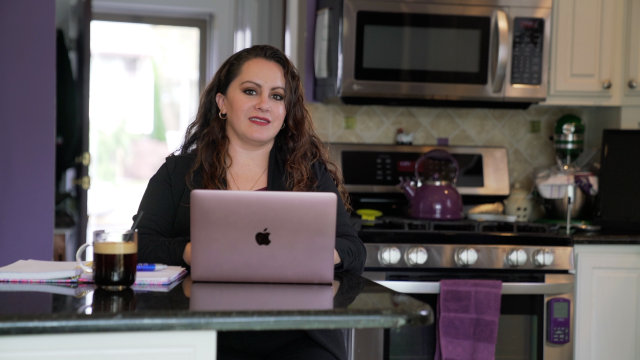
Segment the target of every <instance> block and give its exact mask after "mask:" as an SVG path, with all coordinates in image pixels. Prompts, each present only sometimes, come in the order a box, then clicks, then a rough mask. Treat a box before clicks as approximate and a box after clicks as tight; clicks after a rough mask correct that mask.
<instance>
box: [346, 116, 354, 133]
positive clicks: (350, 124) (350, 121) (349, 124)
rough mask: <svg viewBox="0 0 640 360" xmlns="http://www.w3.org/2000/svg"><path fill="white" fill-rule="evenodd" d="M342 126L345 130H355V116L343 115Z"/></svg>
mask: <svg viewBox="0 0 640 360" xmlns="http://www.w3.org/2000/svg"><path fill="white" fill-rule="evenodd" d="M344 128H345V130H355V128H356V117H355V116H345V117H344Z"/></svg>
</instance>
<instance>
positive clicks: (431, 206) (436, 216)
mask: <svg viewBox="0 0 640 360" xmlns="http://www.w3.org/2000/svg"><path fill="white" fill-rule="evenodd" d="M427 159H430V160H435V161H438V162H449V163H452V164H453V165H454V167H455V175H454V177H453V181H445V180H442V179H441V178H442V174H441V173H440V172H439V171H437V170H436V171H435V172H434V173H433V174H432V175H431V176H430V177H429V179H426V181H425V183H423V184H420V183H419V179H420V176H419V173H418V172H419V169H420V168H421V167H420V164H421V163H422V162H423V161H425V160H427ZM459 172H460V167H459V166H458V162H457V161H456V159H455V158H454V157H453V156H452V155H451V154H449V153H448V152H447V151H445V150H441V149H435V150H431V151H429V152H427V153H426V154H424V155H422V156H421V157H420V159H418V161H416V164H415V179H416V182H417V184H416V185H414V184H413V182H412V181H411V180H410V179H402V178H401V179H400V184H398V186H399V187H400V188H401V189H402V190H403V191H404V193H405V195H406V196H407V198H408V199H409V201H410V202H411V215H412V216H413V217H415V218H419V219H428V220H460V219H462V217H463V216H464V211H463V208H462V197H461V196H460V194H459V193H458V191H457V190H456V188H455V186H454V185H455V183H456V180H457V179H458V173H459Z"/></svg>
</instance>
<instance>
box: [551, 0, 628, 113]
mask: <svg viewBox="0 0 640 360" xmlns="http://www.w3.org/2000/svg"><path fill="white" fill-rule="evenodd" d="M552 21H553V26H552V40H551V41H552V43H551V54H550V56H551V59H550V74H549V75H550V81H549V95H548V97H547V100H546V101H545V102H544V104H547V105H585V106H626V105H632V106H633V105H640V84H639V85H638V86H636V87H635V88H632V87H633V82H631V80H634V81H635V82H638V79H640V0H556V1H554V3H553V14H552ZM630 85H631V86H630Z"/></svg>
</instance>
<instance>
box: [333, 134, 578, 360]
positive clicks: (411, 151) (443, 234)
mask: <svg viewBox="0 0 640 360" xmlns="http://www.w3.org/2000/svg"><path fill="white" fill-rule="evenodd" d="M434 148H440V147H428V146H425V147H417V146H416V147H411V146H393V145H362V144H331V145H330V146H329V151H330V154H331V157H332V160H334V161H335V162H336V163H337V164H339V166H340V168H341V170H342V172H343V174H344V179H345V185H346V188H347V189H348V190H349V192H350V195H351V197H352V199H353V201H352V203H353V206H354V208H355V209H359V208H365V207H366V208H369V209H377V210H381V211H382V212H383V213H384V216H382V217H379V218H376V219H375V220H373V221H372V220H369V221H367V224H366V225H365V223H364V222H363V221H362V220H361V219H359V218H358V217H355V216H354V217H353V218H352V221H353V223H354V226H355V227H356V229H357V230H358V235H359V236H360V238H361V239H362V241H363V242H364V244H365V247H366V249H367V259H366V263H365V273H364V276H365V277H367V278H369V279H371V280H374V281H376V282H378V283H380V284H382V285H384V286H387V287H389V288H391V289H394V290H396V291H399V292H403V293H406V294H410V295H411V296H413V297H415V298H417V299H419V300H421V301H423V302H426V303H428V304H430V305H431V306H432V307H434V309H435V307H436V304H437V301H438V296H439V292H440V285H439V281H440V280H443V279H497V280H501V281H502V282H503V286H502V294H503V296H502V299H501V303H502V305H501V310H500V318H499V330H498V341H497V344H496V359H507V358H508V359H535V360H550V359H567V360H568V359H572V358H573V348H572V347H573V344H572V332H573V329H572V327H571V326H570V325H569V326H568V327H566V328H567V329H568V334H569V336H568V337H564V336H563V337H562V339H560V338H559V337H558V339H557V340H555V339H554V338H553V337H551V341H554V342H551V341H549V339H550V336H551V335H553V334H550V332H549V331H550V330H548V324H549V323H550V321H556V319H560V318H562V317H561V315H563V314H562V313H561V312H560V313H559V314H558V312H557V311H556V312H554V313H549V306H548V305H547V304H548V302H549V301H550V300H553V299H567V300H569V301H570V302H569V305H568V314H569V315H571V314H573V308H572V306H571V304H572V303H573V284H574V276H573V270H574V265H573V246H572V244H573V242H572V240H571V238H570V237H568V236H566V235H559V234H558V233H557V228H555V227H553V226H550V225H547V224H535V223H527V222H501V221H473V220H460V221H441V220H422V219H413V218H411V217H409V216H408V213H407V211H406V210H407V209H408V201H407V199H406V198H404V197H403V195H402V194H401V193H399V191H400V190H399V189H398V188H397V187H395V186H392V185H389V184H391V183H393V182H397V181H398V179H397V177H399V176H403V175H405V174H407V173H411V169H412V166H413V167H415V162H416V161H417V160H418V159H419V157H420V156H422V154H423V153H425V152H426V151H429V150H432V149H434ZM446 150H447V151H448V152H449V153H451V154H452V156H453V157H454V158H456V161H457V162H458V163H459V164H460V175H459V178H458V187H457V189H458V191H459V192H460V194H462V197H463V202H464V203H465V205H468V204H470V203H492V202H494V201H495V200H497V199H502V200H503V199H504V198H505V197H506V196H507V195H508V194H509V177H508V167H507V157H506V150H505V149H504V148H486V147H446ZM394 177H396V179H395V181H394V179H393V178H394ZM554 301H560V300H554ZM552 303H553V302H552ZM562 319H567V318H566V317H565V318H562ZM558 321H560V320H558ZM558 321H556V325H554V326H552V328H555V327H559V325H558V324H559V322H558ZM563 321H564V323H562V324H564V325H567V323H568V324H570V323H571V317H570V316H569V317H568V320H563ZM558 331H560V330H558ZM563 331H564V330H563ZM563 334H564V332H563ZM351 337H352V341H353V346H352V347H351V350H350V356H351V359H354V360H361V359H367V360H370V359H409V358H410V359H432V358H433V355H434V350H435V341H436V328H435V325H432V326H427V327H416V328H406V329H401V330H359V329H356V330H352V332H351ZM560 341H562V342H564V343H558V342H560Z"/></svg>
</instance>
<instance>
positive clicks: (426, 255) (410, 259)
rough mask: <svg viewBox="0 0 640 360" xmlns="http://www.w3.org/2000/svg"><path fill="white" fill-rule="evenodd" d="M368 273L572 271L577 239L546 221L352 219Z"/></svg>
mask: <svg viewBox="0 0 640 360" xmlns="http://www.w3.org/2000/svg"><path fill="white" fill-rule="evenodd" d="M352 223H353V224H354V227H355V228H356V229H357V230H358V235H359V237H360V239H362V241H363V242H364V243H365V247H366V249H367V261H366V263H365V270H366V271H374V270H384V269H407V270H423V269H441V268H450V269H457V268H460V269H467V270H468V269H493V270H495V269H507V270H527V269H534V270H548V271H551V270H554V271H570V270H572V269H573V260H572V259H573V248H572V244H573V243H572V240H571V238H570V237H568V236H562V235H559V234H558V233H557V227H555V226H549V225H547V224H535V223H510V222H495V221H473V220H467V221H428V220H416V219H403V218H382V219H378V220H374V221H365V220H361V219H357V218H354V219H352Z"/></svg>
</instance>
